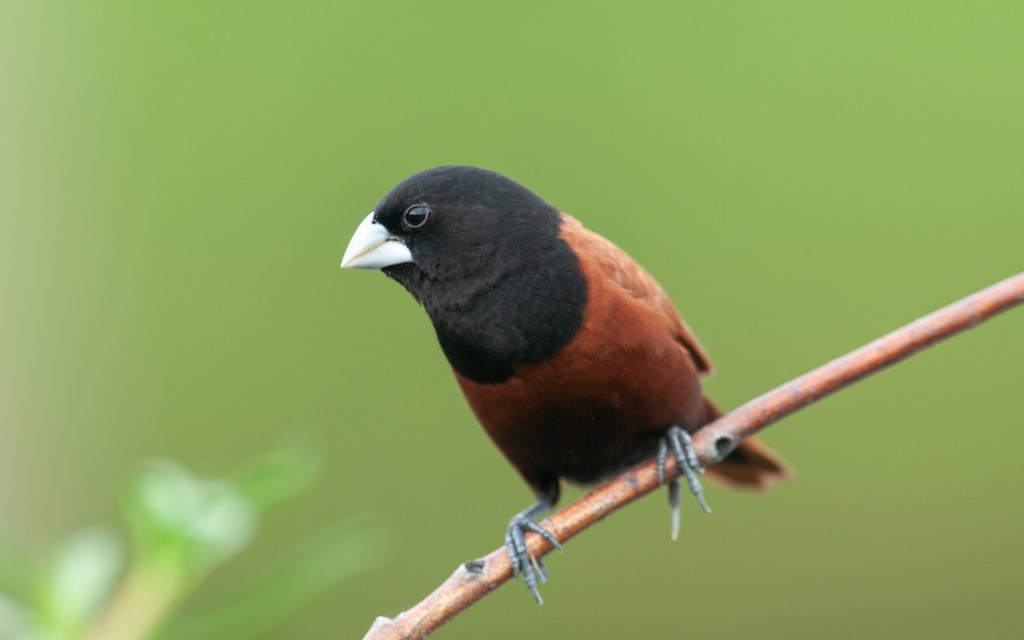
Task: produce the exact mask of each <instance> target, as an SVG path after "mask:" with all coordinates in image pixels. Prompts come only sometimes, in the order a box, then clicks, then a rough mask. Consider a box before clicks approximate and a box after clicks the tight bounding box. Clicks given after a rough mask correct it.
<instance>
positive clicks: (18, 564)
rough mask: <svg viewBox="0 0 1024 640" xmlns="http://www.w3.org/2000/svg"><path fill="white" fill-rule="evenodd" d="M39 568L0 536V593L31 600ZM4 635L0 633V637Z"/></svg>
mask: <svg viewBox="0 0 1024 640" xmlns="http://www.w3.org/2000/svg"><path fill="white" fill-rule="evenodd" d="M38 576H39V568H38V567H37V566H36V564H35V562H34V561H33V560H32V558H31V557H30V556H29V555H28V554H27V553H26V552H24V551H23V550H21V549H19V548H17V547H16V546H15V545H14V544H13V543H12V542H10V541H9V540H7V539H6V538H4V537H0V594H5V595H6V596H7V597H8V598H12V599H14V600H19V601H21V602H23V603H25V602H29V601H31V600H32V596H33V593H34V589H35V584H36V582H37V581H38V579H39V578H38ZM4 637H5V636H2V635H0V638H4Z"/></svg>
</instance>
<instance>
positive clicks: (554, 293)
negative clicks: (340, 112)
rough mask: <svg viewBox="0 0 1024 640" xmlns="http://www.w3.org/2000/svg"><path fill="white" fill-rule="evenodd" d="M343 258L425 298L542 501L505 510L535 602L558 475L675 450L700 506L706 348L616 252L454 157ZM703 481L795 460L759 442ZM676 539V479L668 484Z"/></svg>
mask: <svg viewBox="0 0 1024 640" xmlns="http://www.w3.org/2000/svg"><path fill="white" fill-rule="evenodd" d="M341 266H342V267H343V268H351V269H368V270H379V271H382V272H383V273H384V274H385V275H386V276H387V277H389V278H391V279H392V280H395V281H396V282H398V283H399V284H401V285H402V286H403V287H405V289H406V290H408V292H409V293H410V294H412V296H413V297H414V298H415V299H416V300H417V301H418V302H419V303H420V304H421V305H422V306H423V308H424V309H425V311H426V313H427V316H428V317H429V318H430V321H431V322H432V324H433V327H434V330H435V333H436V334H437V339H438V342H439V343H440V347H441V350H442V351H443V353H444V355H445V357H446V358H447V360H448V363H449V364H450V366H451V368H452V370H453V372H454V375H455V378H456V380H457V382H458V385H459V387H460V388H461V390H462V393H463V394H464V396H465V399H466V401H467V402H468V404H469V406H470V408H471V409H472V411H473V413H474V414H475V416H476V418H477V420H478V421H479V422H480V424H481V425H482V426H483V428H484V430H485V431H486V433H487V435H488V436H490V438H491V440H492V441H493V442H494V444H495V445H496V446H497V448H498V449H499V450H500V451H501V453H502V454H504V456H505V458H506V459H507V460H508V462H509V463H511V465H512V466H513V467H514V468H515V469H516V470H517V471H518V473H519V475H520V476H522V478H523V480H524V481H525V482H526V484H527V485H529V487H530V488H531V489H532V491H533V493H534V495H535V496H536V499H537V501H536V503H535V504H533V505H532V506H530V507H528V508H527V509H524V510H522V511H520V512H518V513H516V515H515V516H513V517H512V519H511V520H510V521H509V524H508V527H507V528H506V531H505V547H506V549H507V550H508V554H509V558H510V560H511V562H512V568H513V574H514V576H518V575H520V574H521V575H522V576H523V580H524V582H525V584H526V586H527V588H528V589H529V591H530V593H531V594H532V596H533V598H534V599H535V600H536V602H537V603H538V604H540V603H542V602H543V600H542V599H541V596H540V593H539V589H538V586H537V585H538V583H544V582H546V581H547V577H548V574H547V569H546V567H545V566H544V564H543V563H542V562H541V561H540V559H539V558H534V557H533V556H531V555H530V554H529V553H528V552H527V548H526V544H525V537H524V534H526V533H527V532H530V531H532V532H534V533H536V534H538V535H540V536H542V537H543V538H545V539H546V540H548V542H550V543H551V544H552V545H553V546H554V547H555V548H557V549H559V550H561V545H560V544H559V543H558V541H557V540H556V539H555V537H554V536H553V535H552V534H551V532H549V531H548V530H546V529H545V528H543V527H542V526H540V525H539V524H538V523H537V518H538V517H539V516H540V515H542V514H544V513H545V512H547V511H549V510H550V509H551V508H552V507H553V506H554V505H555V504H556V503H557V502H558V499H559V496H560V493H561V487H562V483H563V482H572V483H576V484H583V485H586V484H592V483H595V482H598V481H600V480H602V479H604V478H607V477H610V476H612V475H614V474H616V473H618V472H620V471H622V470H624V469H626V468H628V467H630V466H632V465H634V464H636V463H638V462H640V461H642V460H644V459H648V458H650V457H652V456H657V459H658V471H659V479H662V480H663V478H664V475H663V474H664V468H665V461H666V458H667V456H668V455H670V454H671V455H673V456H674V457H675V458H676V460H677V462H678V466H679V468H680V470H681V472H682V476H683V477H684V478H685V480H686V481H687V484H688V485H689V489H690V491H691V492H692V493H693V494H694V496H695V497H696V500H697V502H698V503H699V504H700V505H701V507H703V508H704V510H705V511H709V508H708V507H707V503H706V501H705V499H704V496H703V490H702V487H701V485H700V482H699V479H698V478H697V476H698V475H699V474H701V473H704V471H705V470H704V469H703V468H702V467H701V465H700V464H699V462H698V460H697V456H696V455H695V452H694V449H693V446H692V441H691V439H690V434H692V433H693V432H695V431H696V430H697V429H699V428H700V427H702V426H703V425H705V424H707V423H709V422H711V421H712V420H714V419H715V418H717V417H718V416H719V415H721V412H720V411H719V409H718V408H717V407H716V406H715V405H714V404H713V403H712V402H711V401H710V400H709V399H707V398H706V397H705V396H704V394H703V391H702V389H701V382H700V380H701V378H702V377H704V376H707V375H710V374H711V373H712V372H713V368H712V364H711V360H710V359H709V358H708V355H707V352H706V351H705V350H704V348H703V347H702V346H701V344H700V343H699V342H698V341H697V338H696V336H695V335H694V333H693V331H692V330H691V329H690V327H689V326H688V325H687V324H686V323H685V322H684V321H683V319H682V317H681V316H680V315H679V313H678V312H677V311H676V308H675V306H674V305H673V304H672V302H671V301H670V299H669V297H668V295H667V294H666V293H665V291H664V290H663V289H662V288H661V286H660V285H659V284H658V283H657V281H655V279H654V278H653V277H652V276H651V275H650V274H649V273H648V272H647V271H646V270H644V268H643V267H641V266H640V265H639V264H638V263H637V262H636V261H634V260H633V259H632V258H630V257H629V255H627V254H626V252H625V251H623V250H622V249H620V248H619V247H618V246H616V245H615V244H613V243H612V242H610V241H609V240H606V239H605V238H603V237H602V236H600V235H598V234H597V233H594V232H592V231H590V230H588V229H586V228H585V227H584V226H583V224H582V223H580V222H579V221H578V220H577V219H576V218H574V217H572V216H570V215H569V214H567V213H564V212H562V211H561V210H559V209H558V208H556V207H554V206H552V205H550V204H548V203H547V202H546V201H545V200H544V199H542V198H541V197H540V196H538V195H536V194H535V193H534V192H532V191H530V190H529V189H527V188H526V187H524V186H522V185H521V184H519V183H518V182H516V181H514V180H512V179H510V178H507V177H505V176H504V175H501V174H499V173H496V172H494V171H490V170H487V169H481V168H477V167H471V166H462V165H447V166H440V167H435V168H431V169H427V170H424V171H420V172H418V173H416V174H414V175H412V176H410V177H408V178H406V179H404V180H402V181H401V182H399V183H398V184H397V185H396V186H395V187H393V188H392V189H391V190H390V191H389V192H388V193H386V194H385V195H384V197H383V198H382V199H381V200H380V201H379V202H378V203H377V205H376V206H375V207H374V209H373V211H371V212H370V214H369V215H367V216H366V217H365V218H364V219H363V220H362V222H361V223H359V225H358V227H357V228H356V231H355V233H354V234H353V236H352V238H351V240H350V242H349V243H348V246H347V248H346V250H345V253H344V257H343V258H342V261H341ZM706 473H707V476H708V477H709V478H710V479H712V480H717V481H719V482H721V483H723V484H725V485H728V486H731V487H735V488H749V489H765V488H768V487H770V486H772V485H774V484H775V483H777V482H779V481H781V480H785V479H788V478H789V477H790V470H789V468H788V466H787V465H786V464H785V463H784V462H783V461H782V460H781V459H780V458H779V456H778V455H777V454H775V453H774V452H773V451H771V450H770V449H769V448H768V447H767V446H765V445H763V444H761V443H759V442H757V441H756V440H753V439H747V440H745V441H743V442H742V443H740V444H739V446H738V447H737V448H735V449H734V450H733V451H732V452H731V453H730V454H729V455H728V456H727V457H726V458H725V459H724V460H722V461H721V462H720V463H718V464H716V465H713V466H710V467H708V469H707V471H706ZM668 491H669V503H670V506H671V508H672V538H673V539H675V538H676V537H677V536H678V531H679V505H680V502H681V490H680V485H679V482H678V479H673V480H670V481H669V482H668Z"/></svg>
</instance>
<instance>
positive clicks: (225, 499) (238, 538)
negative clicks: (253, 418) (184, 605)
mask: <svg viewBox="0 0 1024 640" xmlns="http://www.w3.org/2000/svg"><path fill="white" fill-rule="evenodd" d="M126 517H127V520H128V522H129V525H130V528H131V531H132V535H133V537H134V540H135V543H136V545H137V547H138V550H139V554H140V562H142V563H144V564H150V565H154V566H162V567H163V569H164V570H165V571H166V572H170V574H173V575H168V579H171V580H177V579H184V580H190V579H194V578H195V577H198V575H200V574H201V573H202V572H203V571H205V570H207V569H209V568H210V567H211V566H213V565H215V564H217V563H219V562H223V561H224V560H226V559H227V558H229V557H231V556H232V555H234V554H235V553H237V552H238V551H239V550H240V549H241V548H242V547H244V546H245V545H246V544H247V543H248V542H249V540H250V539H251V538H252V536H253V534H254V533H255V529H256V509H255V508H254V506H253V504H252V503H251V502H250V501H249V499H248V498H247V497H246V496H245V495H244V494H243V493H242V492H241V491H240V490H239V489H238V488H236V487H235V486H234V485H233V484H232V483H229V482H225V481H218V480H202V479H199V478H196V477H194V476H193V475H191V474H190V473H189V472H188V471H187V470H186V469H185V468H183V467H182V466H180V465H178V464H176V463H173V462H169V461H158V462H153V463H150V464H149V465H147V466H146V467H145V468H144V469H143V470H142V472H141V473H140V474H139V476H138V478H137V479H136V480H135V482H134V483H133V485H132V487H131V491H130V494H129V498H128V502H127V505H126Z"/></svg>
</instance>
